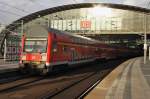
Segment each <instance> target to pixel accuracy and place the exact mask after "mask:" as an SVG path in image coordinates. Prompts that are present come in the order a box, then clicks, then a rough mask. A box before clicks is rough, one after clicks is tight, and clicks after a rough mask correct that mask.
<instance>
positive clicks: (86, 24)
mask: <svg viewBox="0 0 150 99" xmlns="http://www.w3.org/2000/svg"><path fill="white" fill-rule="evenodd" d="M80 27H81V28H91V21H89V20H84V21H80Z"/></svg>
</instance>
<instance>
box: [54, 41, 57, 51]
mask: <svg viewBox="0 0 150 99" xmlns="http://www.w3.org/2000/svg"><path fill="white" fill-rule="evenodd" d="M53 52H55V53H56V52H57V43H56V42H54V43H53Z"/></svg>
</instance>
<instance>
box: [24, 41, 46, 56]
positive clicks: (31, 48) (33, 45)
mask: <svg viewBox="0 0 150 99" xmlns="http://www.w3.org/2000/svg"><path fill="white" fill-rule="evenodd" d="M46 46H47V40H26V41H25V47H24V48H25V49H24V51H25V52H38V53H45V52H46Z"/></svg>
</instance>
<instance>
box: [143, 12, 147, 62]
mask: <svg viewBox="0 0 150 99" xmlns="http://www.w3.org/2000/svg"><path fill="white" fill-rule="evenodd" d="M143 21H144V22H143V23H144V25H143V26H144V27H143V28H144V64H146V59H147V35H146V34H147V14H146V13H144V20H143Z"/></svg>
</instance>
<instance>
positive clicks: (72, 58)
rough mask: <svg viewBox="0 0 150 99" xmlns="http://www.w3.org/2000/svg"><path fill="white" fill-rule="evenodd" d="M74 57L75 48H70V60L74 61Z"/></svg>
mask: <svg viewBox="0 0 150 99" xmlns="http://www.w3.org/2000/svg"><path fill="white" fill-rule="evenodd" d="M75 57H76V52H75V48H71V61H74V60H75Z"/></svg>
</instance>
